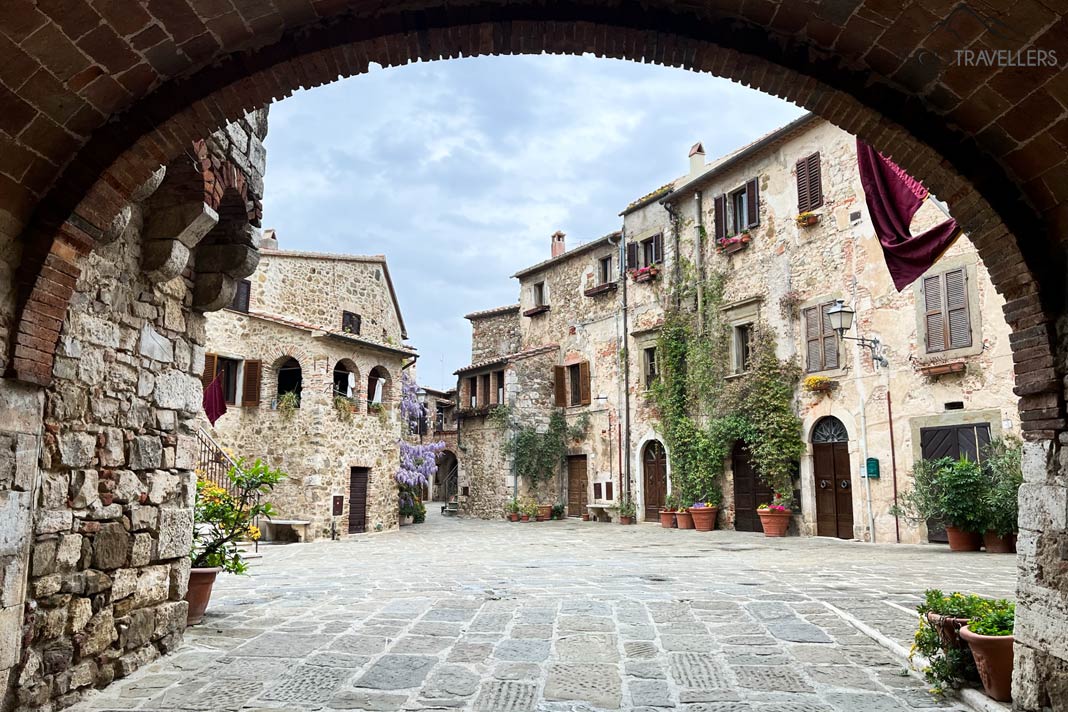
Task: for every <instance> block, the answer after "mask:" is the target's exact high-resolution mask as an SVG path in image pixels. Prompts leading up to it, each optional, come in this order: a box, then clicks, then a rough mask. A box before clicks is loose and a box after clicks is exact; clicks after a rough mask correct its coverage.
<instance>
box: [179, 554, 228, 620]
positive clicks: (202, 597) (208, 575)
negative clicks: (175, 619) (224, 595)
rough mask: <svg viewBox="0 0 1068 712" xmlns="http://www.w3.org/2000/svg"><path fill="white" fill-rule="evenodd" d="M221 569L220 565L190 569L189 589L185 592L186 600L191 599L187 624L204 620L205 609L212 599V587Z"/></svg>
mask: <svg viewBox="0 0 1068 712" xmlns="http://www.w3.org/2000/svg"><path fill="white" fill-rule="evenodd" d="M220 571H222V569H221V568H219V567H218V566H213V567H211V568H206V569H190V570H189V589H188V590H187V591H186V592H185V600H187V601H189V613H188V614H187V615H186V619H185V622H186V625H197V624H198V623H200V621H201V620H203V618H204V611H206V610H208V601H210V600H211V589H212V587H213V586H214V585H215V577H216V576H218V575H219V572H220Z"/></svg>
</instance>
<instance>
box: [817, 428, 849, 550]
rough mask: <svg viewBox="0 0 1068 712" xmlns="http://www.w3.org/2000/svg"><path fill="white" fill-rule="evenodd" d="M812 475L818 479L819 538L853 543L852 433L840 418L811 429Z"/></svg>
mask: <svg viewBox="0 0 1068 712" xmlns="http://www.w3.org/2000/svg"><path fill="white" fill-rule="evenodd" d="M812 471H813V475H814V476H815V479H816V535H817V536H834V537H838V538H839V539H852V538H853V479H852V476H851V474H850V471H849V433H848V432H846V429H845V426H844V425H842V421H840V420H838V418H835V417H833V416H828V417H826V418H821V419H820V420H819V422H817V423H816V427H814V428H813V429H812Z"/></svg>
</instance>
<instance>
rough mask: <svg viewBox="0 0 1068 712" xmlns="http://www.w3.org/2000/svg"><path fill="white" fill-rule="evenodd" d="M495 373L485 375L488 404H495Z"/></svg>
mask: <svg viewBox="0 0 1068 712" xmlns="http://www.w3.org/2000/svg"><path fill="white" fill-rule="evenodd" d="M496 381H497V375H496V373H490V374H488V375H487V376H486V390H487V391H489V404H490V405H497V383H496Z"/></svg>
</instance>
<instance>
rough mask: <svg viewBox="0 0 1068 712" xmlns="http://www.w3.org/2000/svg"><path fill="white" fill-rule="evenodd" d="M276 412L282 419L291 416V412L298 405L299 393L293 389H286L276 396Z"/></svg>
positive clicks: (295, 409) (294, 410)
mask: <svg viewBox="0 0 1068 712" xmlns="http://www.w3.org/2000/svg"><path fill="white" fill-rule="evenodd" d="M276 407H277V409H278V414H279V415H281V416H282V418H283V419H284V420H289V419H290V418H292V417H293V413H295V412H296V411H297V408H299V407H300V395H298V394H297V393H296V392H294V391H286V392H285V393H283V394H282V395H280V396H278V404H277V406H276Z"/></svg>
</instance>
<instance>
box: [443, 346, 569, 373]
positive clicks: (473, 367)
mask: <svg viewBox="0 0 1068 712" xmlns="http://www.w3.org/2000/svg"><path fill="white" fill-rule="evenodd" d="M559 348H560V344H543V345H541V346H534V347H532V348H529V349H524V350H523V351H516V352H515V353H514V354H508V355H507V356H494V357H493V358H488V359H483V360H482V361H475V362H474V363H472V364H470V365H468V366H464V367H463V368H459V369H457V370H455V371H453V374H454V375H456V376H459V375H460V374H461V373H467V372H468V371H477V370H479V369H481V368H487V367H489V366H496V365H497V364H501V363H508V362H509V361H522V360H523V359H525V358H531V357H532V356H539V355H541V354H547V353H550V352H552V351H556V350H557V349H559Z"/></svg>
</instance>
